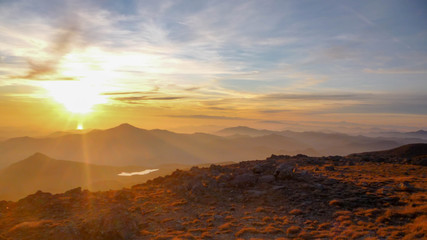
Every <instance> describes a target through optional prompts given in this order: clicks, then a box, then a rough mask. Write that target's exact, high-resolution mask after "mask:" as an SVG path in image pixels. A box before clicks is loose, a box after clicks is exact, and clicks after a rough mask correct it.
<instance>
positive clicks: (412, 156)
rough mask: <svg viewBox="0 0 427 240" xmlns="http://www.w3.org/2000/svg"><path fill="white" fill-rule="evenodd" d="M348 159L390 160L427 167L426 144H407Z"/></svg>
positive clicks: (355, 155)
mask: <svg viewBox="0 0 427 240" xmlns="http://www.w3.org/2000/svg"><path fill="white" fill-rule="evenodd" d="M350 157H360V158H362V159H377V160H382V159H391V160H393V161H394V162H402V161H403V162H407V163H411V164H416V165H422V166H427V144H426V143H416V144H407V145H404V146H400V147H397V148H393V149H390V150H384V151H375V152H363V153H354V154H351V155H350Z"/></svg>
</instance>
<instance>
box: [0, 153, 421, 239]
mask: <svg viewBox="0 0 427 240" xmlns="http://www.w3.org/2000/svg"><path fill="white" fill-rule="evenodd" d="M426 176H427V169H426V167H423V166H415V165H408V164H389V163H384V162H366V161H364V160H360V159H358V158H351V157H345V158H344V157H338V156H334V157H323V158H315V157H307V156H304V155H298V156H294V157H290V156H272V157H270V158H268V159H266V160H262V161H247V162H241V163H239V164H232V165H228V166H217V165H212V166H210V167H209V168H197V167H194V168H192V169H191V170H189V171H181V170H178V171H175V172H173V173H172V174H171V175H169V176H166V177H159V178H156V179H154V180H150V181H148V182H147V183H144V184H139V185H135V186H133V187H132V188H128V189H122V190H119V191H107V192H89V191H82V190H81V189H80V188H76V189H73V190H70V191H67V192H65V193H62V194H55V195H53V194H51V193H45V192H37V193H35V194H32V195H30V196H28V197H26V198H24V199H21V200H20V201H18V202H5V201H2V202H0V238H2V237H3V239H28V240H29V239H63V240H68V239H70V240H71V239H173V238H179V239H237V238H241V239H251V238H257V239H277V238H284V239H286V238H291V239H368V238H370V239H386V238H387V239H425V237H427V226H426V225H425V222H426V219H427V192H426V188H425V186H427V182H426V180H427V179H426Z"/></svg>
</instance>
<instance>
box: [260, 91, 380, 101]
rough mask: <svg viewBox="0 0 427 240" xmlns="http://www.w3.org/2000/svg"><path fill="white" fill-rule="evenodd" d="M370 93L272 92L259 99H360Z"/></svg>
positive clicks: (368, 95)
mask: <svg viewBox="0 0 427 240" xmlns="http://www.w3.org/2000/svg"><path fill="white" fill-rule="evenodd" d="M371 96H372V94H367V93H348V94H328V93H324V94H319V93H314V94H310V93H304V94H287V93H273V94H266V95H263V96H261V97H259V99H261V100H300V101H318V100H324V101H326V100H361V99H367V98H369V97H371Z"/></svg>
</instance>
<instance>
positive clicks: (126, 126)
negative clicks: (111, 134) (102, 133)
mask: <svg viewBox="0 0 427 240" xmlns="http://www.w3.org/2000/svg"><path fill="white" fill-rule="evenodd" d="M117 127H118V128H137V127H135V126H133V125H130V124H129V123H122V124H120V125H119V126H117Z"/></svg>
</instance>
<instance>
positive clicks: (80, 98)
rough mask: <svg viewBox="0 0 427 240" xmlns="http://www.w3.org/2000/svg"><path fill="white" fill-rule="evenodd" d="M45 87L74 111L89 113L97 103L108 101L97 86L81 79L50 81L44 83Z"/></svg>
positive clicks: (55, 98)
mask: <svg viewBox="0 0 427 240" xmlns="http://www.w3.org/2000/svg"><path fill="white" fill-rule="evenodd" d="M44 88H45V89H47V90H48V91H49V94H50V95H51V96H52V98H53V99H54V100H55V101H57V102H59V103H61V104H62V105H64V107H65V108H66V109H67V110H68V111H70V112H72V113H78V114H87V113H90V112H91V111H92V110H93V107H94V106H95V105H97V104H101V103H106V102H107V99H106V98H105V96H102V95H100V91H99V89H98V88H97V87H96V86H93V85H90V84H87V83H84V82H81V81H70V82H64V81H62V82H49V83H45V84H44Z"/></svg>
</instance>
